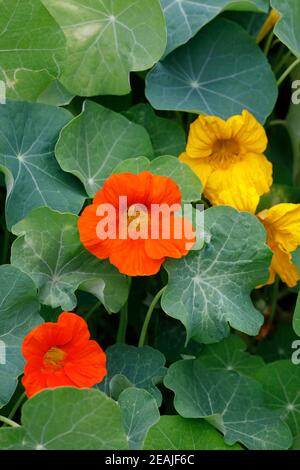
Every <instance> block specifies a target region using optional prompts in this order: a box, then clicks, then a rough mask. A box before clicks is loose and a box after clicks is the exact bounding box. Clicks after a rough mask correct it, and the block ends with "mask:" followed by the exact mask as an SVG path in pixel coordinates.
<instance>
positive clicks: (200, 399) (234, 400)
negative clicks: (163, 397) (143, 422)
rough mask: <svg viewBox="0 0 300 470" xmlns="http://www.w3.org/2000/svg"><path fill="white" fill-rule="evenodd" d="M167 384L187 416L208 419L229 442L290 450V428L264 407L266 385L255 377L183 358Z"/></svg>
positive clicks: (178, 405) (173, 370)
mask: <svg viewBox="0 0 300 470" xmlns="http://www.w3.org/2000/svg"><path fill="white" fill-rule="evenodd" d="M164 384H165V385H166V387H168V388H170V389H171V390H173V392H174V393H175V399H174V405H175V408H176V410H177V412H178V413H179V414H180V415H181V416H183V417H184V418H206V419H207V420H208V422H210V423H211V424H212V425H213V426H214V427H215V428H217V429H218V430H219V431H221V432H222V433H223V434H224V438H225V443H226V444H228V445H232V444H234V443H235V442H240V443H242V444H244V445H245V446H246V447H247V448H248V449H256V450H266V449H268V450H272V449H274V450H275V449H287V448H289V447H290V446H291V444H292V436H291V433H290V430H289V428H288V427H287V426H286V424H285V423H284V422H283V421H281V419H280V413H278V412H277V411H272V410H269V409H268V408H266V407H265V406H264V402H263V391H262V387H261V386H260V384H259V383H258V382H256V381H255V380H253V379H251V378H249V377H245V376H242V375H239V374H237V373H236V372H229V371H217V372H216V371H211V370H208V369H206V368H205V367H203V365H202V364H201V360H200V359H196V360H186V361H179V362H176V363H175V364H172V365H171V367H170V368H169V369H168V372H167V375H166V377H165V380H164Z"/></svg>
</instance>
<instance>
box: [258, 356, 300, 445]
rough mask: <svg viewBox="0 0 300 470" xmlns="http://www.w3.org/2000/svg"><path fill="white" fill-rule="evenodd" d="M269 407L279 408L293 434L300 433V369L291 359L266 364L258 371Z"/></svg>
mask: <svg viewBox="0 0 300 470" xmlns="http://www.w3.org/2000/svg"><path fill="white" fill-rule="evenodd" d="M257 380H258V381H259V382H260V383H261V384H262V385H263V388H264V393H265V401H266V403H267V405H268V406H269V408H272V409H274V410H278V411H280V413H281V416H282V419H284V420H285V421H286V423H287V424H288V425H289V427H290V429H291V431H292V434H293V436H297V435H298V434H300V395H299V389H300V369H299V366H298V365H294V364H293V363H292V362H291V360H290V359H289V360H288V359H287V360H282V361H277V362H273V363H271V364H268V365H266V366H265V367H263V368H262V369H260V370H259V371H258V372H257Z"/></svg>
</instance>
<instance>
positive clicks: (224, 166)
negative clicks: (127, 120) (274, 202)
mask: <svg viewBox="0 0 300 470" xmlns="http://www.w3.org/2000/svg"><path fill="white" fill-rule="evenodd" d="M266 147H267V136H266V133H265V130H264V128H263V126H262V125H261V124H260V123H259V122H257V120H256V119H255V117H254V116H252V114H250V113H249V112H248V111H246V110H244V111H243V113H242V114H241V115H236V116H232V117H231V118H229V119H228V120H227V121H224V120H223V119H220V118H219V117H215V116H199V117H198V118H197V119H196V120H195V121H194V122H193V123H192V124H191V127H190V132H189V137H188V142H187V146H186V151H185V152H184V153H182V154H181V155H180V157H179V158H180V160H181V161H183V162H185V163H187V164H188V165H189V166H190V167H191V169H192V170H193V171H194V172H195V173H196V175H198V177H199V178H200V180H201V182H202V184H203V186H204V196H205V197H206V198H207V199H208V200H209V201H210V202H211V204H213V205H229V206H233V207H235V208H237V209H239V210H246V211H249V212H252V213H254V212H255V210H256V207H257V205H258V202H259V198H260V196H261V195H262V194H264V193H267V192H268V191H269V189H270V186H271V185H272V164H271V163H270V162H269V161H268V160H267V158H266V157H265V156H264V155H263V152H264V151H265V150H266Z"/></svg>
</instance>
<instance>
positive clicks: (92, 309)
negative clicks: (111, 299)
mask: <svg viewBox="0 0 300 470" xmlns="http://www.w3.org/2000/svg"><path fill="white" fill-rule="evenodd" d="M101 305H102V302H100V300H99V302H97V303H95V305H93V306H92V307H91V308H90V309H89V311H88V312H87V314H86V315H85V316H84V319H85V321H88V320H89V318H90V317H91V316H92V315H93V313H94V312H96V310H98V308H99V307H101Z"/></svg>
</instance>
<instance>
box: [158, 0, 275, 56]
mask: <svg viewBox="0 0 300 470" xmlns="http://www.w3.org/2000/svg"><path fill="white" fill-rule="evenodd" d="M161 4H162V6H163V9H164V14H165V16H166V21H167V31H168V42H167V48H166V52H165V54H169V53H170V52H171V51H173V50H174V49H176V48H177V47H178V46H181V45H182V44H185V43H186V42H187V41H188V40H189V39H191V38H192V37H193V36H194V35H195V34H196V33H197V32H198V31H199V30H200V29H201V28H203V26H205V25H206V24H207V23H209V22H210V21H211V20H212V19H213V18H215V17H216V16H217V15H219V13H221V12H222V11H223V10H226V9H234V10H250V11H264V12H267V11H268V8H269V2H268V0H214V1H213V2H212V1H211V0H181V1H177V0H161Z"/></svg>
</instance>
